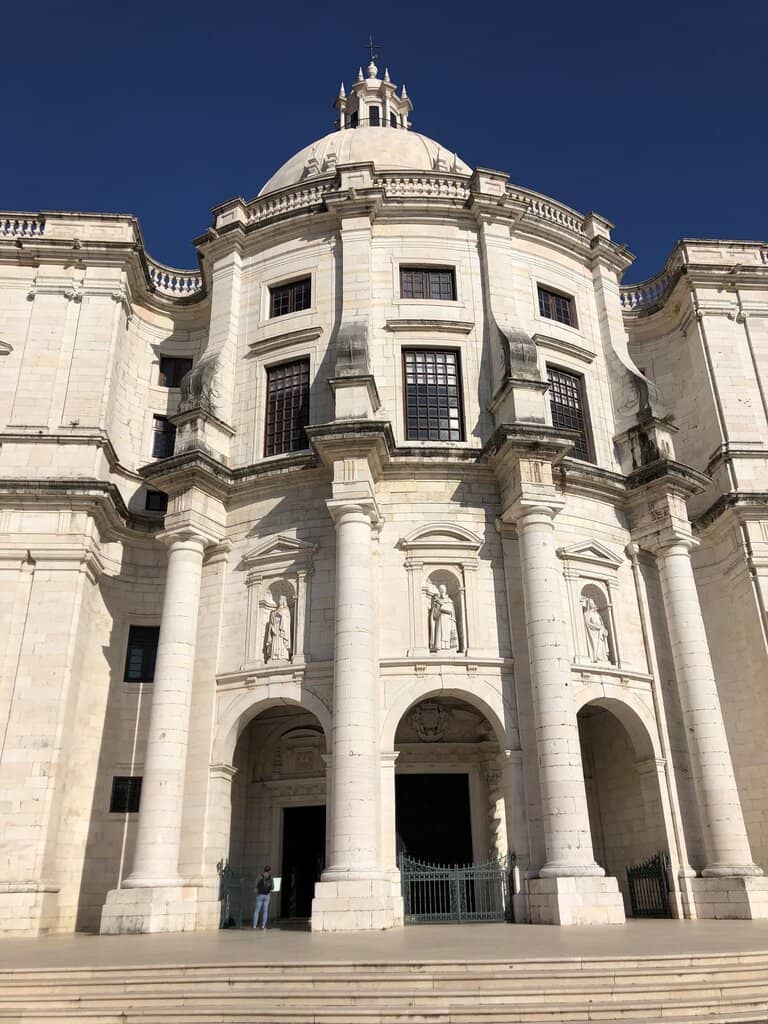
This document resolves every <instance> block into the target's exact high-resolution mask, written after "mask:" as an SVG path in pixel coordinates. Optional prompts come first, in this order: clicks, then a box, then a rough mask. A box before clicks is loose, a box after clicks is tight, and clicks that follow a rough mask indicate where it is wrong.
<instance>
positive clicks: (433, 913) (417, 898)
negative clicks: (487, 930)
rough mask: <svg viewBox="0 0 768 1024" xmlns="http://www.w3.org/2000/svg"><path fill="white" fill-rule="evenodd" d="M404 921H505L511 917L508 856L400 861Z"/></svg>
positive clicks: (403, 859)
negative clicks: (449, 861) (458, 862)
mask: <svg viewBox="0 0 768 1024" xmlns="http://www.w3.org/2000/svg"><path fill="white" fill-rule="evenodd" d="M400 877H401V879H402V888H403V900H404V902H405V923H406V924H434V923H436V922H447V921H505V920H507V919H508V918H511V905H512V902H511V899H510V885H509V859H508V858H507V857H504V858H502V859H499V860H491V861H487V862H486V863H485V864H465V865H448V864H424V863H422V862H421V861H418V860H414V859H413V858H412V857H405V856H404V857H402V858H401V861H400Z"/></svg>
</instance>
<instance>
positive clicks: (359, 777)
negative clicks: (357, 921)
mask: <svg viewBox="0 0 768 1024" xmlns="http://www.w3.org/2000/svg"><path fill="white" fill-rule="evenodd" d="M332 514H333V515H334V519H335V525H336V624H335V655H334V676H333V730H332V744H331V745H332V753H333V757H332V762H331V770H332V773H333V781H332V786H331V792H332V800H333V806H332V808H331V815H330V864H329V865H328V868H327V869H326V870H325V871H324V872H323V880H324V881H335V880H339V879H348V878H371V877H373V876H378V875H380V874H381V871H380V870H379V858H378V814H377V803H378V801H377V792H378V786H379V757H378V745H377V735H376V723H377V720H378V714H377V701H376V675H377V673H376V647H375V642H374V621H373V617H374V600H373V598H374V586H375V583H374V576H373V552H372V545H371V521H370V518H369V515H368V513H367V511H366V509H365V507H364V506H362V505H357V504H346V503H345V504H342V505H334V507H333V509H332Z"/></svg>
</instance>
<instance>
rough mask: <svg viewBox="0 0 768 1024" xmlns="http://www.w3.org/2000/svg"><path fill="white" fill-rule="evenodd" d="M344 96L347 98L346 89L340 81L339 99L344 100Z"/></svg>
mask: <svg viewBox="0 0 768 1024" xmlns="http://www.w3.org/2000/svg"><path fill="white" fill-rule="evenodd" d="M346 98H347V90H346V89H345V88H344V83H343V82H342V83H341V85H340V86H339V99H340V100H345V99H346Z"/></svg>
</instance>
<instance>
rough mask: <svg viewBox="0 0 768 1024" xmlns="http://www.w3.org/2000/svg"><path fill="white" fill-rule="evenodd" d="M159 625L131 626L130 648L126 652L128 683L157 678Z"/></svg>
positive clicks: (126, 679) (150, 681) (124, 676)
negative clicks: (156, 662) (156, 663)
mask: <svg viewBox="0 0 768 1024" xmlns="http://www.w3.org/2000/svg"><path fill="white" fill-rule="evenodd" d="M159 636H160V627H159V626H130V627H129V629H128V649H127V651H126V654H125V671H124V673H123V679H124V680H125V682H126V683H152V682H154V680H155V661H156V659H157V641H158V638H159Z"/></svg>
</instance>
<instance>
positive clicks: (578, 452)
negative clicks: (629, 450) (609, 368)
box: [547, 366, 592, 462]
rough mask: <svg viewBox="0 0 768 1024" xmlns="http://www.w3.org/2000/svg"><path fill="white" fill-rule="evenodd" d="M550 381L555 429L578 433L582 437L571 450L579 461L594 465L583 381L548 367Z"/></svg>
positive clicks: (578, 377) (563, 371)
mask: <svg viewBox="0 0 768 1024" xmlns="http://www.w3.org/2000/svg"><path fill="white" fill-rule="evenodd" d="M547 378H548V380H549V407H550V409H551V410H552V426H553V427H559V428H563V429H565V430H575V431H577V433H578V435H579V437H578V440H577V441H576V444H575V445H574V447H573V448H572V449H571V455H572V456H574V458H577V459H584V461H585V462H591V460H592V451H591V445H590V442H589V431H588V428H587V405H586V401H585V398H584V378H583V377H581V376H580V375H579V374H576V373H567V372H566V371H565V370H557V369H555V368H554V367H553V366H548V367H547Z"/></svg>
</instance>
